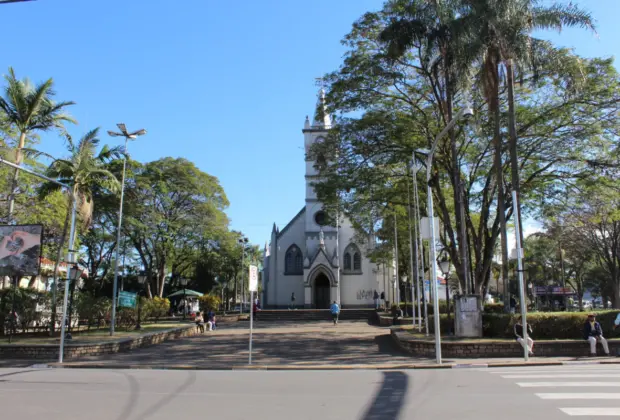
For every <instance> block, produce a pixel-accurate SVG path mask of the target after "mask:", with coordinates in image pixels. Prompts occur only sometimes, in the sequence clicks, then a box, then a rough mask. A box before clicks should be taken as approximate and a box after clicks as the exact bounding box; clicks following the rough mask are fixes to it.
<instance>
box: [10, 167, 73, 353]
mask: <svg viewBox="0 0 620 420" xmlns="http://www.w3.org/2000/svg"><path fill="white" fill-rule="evenodd" d="M0 163H3V164H5V165H7V166H10V167H11V168H14V169H18V170H20V171H24V172H27V173H29V174H30V175H34V176H36V177H37V178H41V179H44V180H46V181H49V182H53V183H54V184H56V185H59V186H60V187H61V188H64V189H65V190H67V191H68V192H69V194H71V203H72V204H71V230H70V232H69V258H68V260H69V261H73V260H74V259H75V254H74V253H75V250H74V249H73V245H74V244H75V219H76V215H77V200H76V197H75V195H74V194H73V188H71V187H70V186H69V185H67V184H63V183H62V182H59V181H58V180H56V179H52V178H49V177H47V176H45V175H41V174H40V173H37V172H35V171H31V170H30V169H28V168H24V167H22V166H20V165H17V164H15V163H13V162H9V161H7V160H4V159H2V158H1V157H0ZM69 271H70V270H69V269H68V270H67V283H68V282H69V275H70V272H69ZM67 286H68V285H65V294H64V300H63V316H62V324H61V325H62V332H61V335H60V349H59V351H58V363H62V359H63V353H64V347H65V319H66V318H67V301H68V300H69V293H68V289H67ZM54 287H56V285H54ZM52 305H54V306H53V308H55V305H56V301H55V300H54V301H53V302H52ZM52 327H53V326H52Z"/></svg>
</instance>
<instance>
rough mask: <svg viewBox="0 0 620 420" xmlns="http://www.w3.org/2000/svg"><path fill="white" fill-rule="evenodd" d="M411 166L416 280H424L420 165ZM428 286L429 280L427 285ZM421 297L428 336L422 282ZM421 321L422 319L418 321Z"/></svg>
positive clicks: (412, 162)
mask: <svg viewBox="0 0 620 420" xmlns="http://www.w3.org/2000/svg"><path fill="white" fill-rule="evenodd" d="M411 167H412V169H413V201H414V209H413V215H414V217H415V223H416V226H417V238H416V241H417V242H416V243H417V245H418V253H417V258H418V259H419V261H418V263H419V273H418V274H419V279H418V282H424V246H423V243H422V222H421V219H420V194H419V192H418V171H419V170H420V169H421V165H418V163H417V162H416V160H415V157H414V159H413V160H412V161H411ZM428 287H429V288H430V282H429V286H428ZM422 298H423V299H424V330H425V335H426V336H428V304H427V302H426V286H425V285H424V284H422ZM420 322H422V321H420Z"/></svg>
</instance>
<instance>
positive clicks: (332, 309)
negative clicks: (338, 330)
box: [329, 301, 340, 325]
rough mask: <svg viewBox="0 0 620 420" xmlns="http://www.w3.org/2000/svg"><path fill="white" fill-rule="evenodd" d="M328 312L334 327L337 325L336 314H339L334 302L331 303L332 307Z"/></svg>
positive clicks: (338, 307)
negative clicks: (330, 314)
mask: <svg viewBox="0 0 620 420" xmlns="http://www.w3.org/2000/svg"><path fill="white" fill-rule="evenodd" d="M329 310H330V311H331V313H332V320H333V321H334V325H336V324H337V323H338V314H340V306H338V304H337V303H336V301H334V303H332V306H331V308H330V309H329Z"/></svg>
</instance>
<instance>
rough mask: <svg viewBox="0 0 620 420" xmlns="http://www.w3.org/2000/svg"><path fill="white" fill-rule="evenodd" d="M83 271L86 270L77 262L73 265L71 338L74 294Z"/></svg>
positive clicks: (70, 303) (70, 309)
mask: <svg viewBox="0 0 620 420" xmlns="http://www.w3.org/2000/svg"><path fill="white" fill-rule="evenodd" d="M83 271H84V270H82V269H81V268H80V267H79V265H78V264H77V263H76V264H74V265H73V269H72V270H71V280H72V282H73V285H72V287H71V291H70V293H71V297H70V298H69V333H68V334H67V337H68V338H71V331H72V330H73V328H72V327H71V324H72V317H73V295H74V293H75V288H76V287H77V286H78V284H77V282H78V281H79V280H80V279H81V278H82V273H83Z"/></svg>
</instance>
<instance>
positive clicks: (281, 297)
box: [269, 214, 306, 307]
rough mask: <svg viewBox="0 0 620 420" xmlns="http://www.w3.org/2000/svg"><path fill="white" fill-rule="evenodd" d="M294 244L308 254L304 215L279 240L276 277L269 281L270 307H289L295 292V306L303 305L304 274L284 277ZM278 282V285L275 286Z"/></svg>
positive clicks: (275, 268) (275, 269)
mask: <svg viewBox="0 0 620 420" xmlns="http://www.w3.org/2000/svg"><path fill="white" fill-rule="evenodd" d="M293 244H295V245H297V246H298V247H299V249H301V251H302V253H303V254H304V255H305V254H306V249H305V248H306V246H305V226H304V215H303V214H302V215H300V217H298V218H297V219H296V220H295V221H293V223H292V224H291V225H289V226H288V227H287V228H286V230H285V231H283V233H281V236H280V237H279V238H278V247H277V249H276V250H275V252H276V253H277V260H278V261H277V267H274V272H275V273H274V274H275V276H274V277H273V278H271V279H270V280H269V281H270V284H269V286H270V287H269V294H270V297H269V306H270V307H288V305H289V304H290V301H291V293H293V292H295V298H296V299H297V300H296V302H295V304H296V305H300V304H301V305H303V296H304V276H303V274H300V275H295V276H290V275H284V263H285V259H286V258H285V257H286V251H287V250H288V249H289V247H290V246H291V245H293ZM271 255H272V256H273V255H274V254H273V253H272V254H271ZM272 258H273V257H272ZM272 261H273V260H272ZM276 282H277V284H274V283H276Z"/></svg>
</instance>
